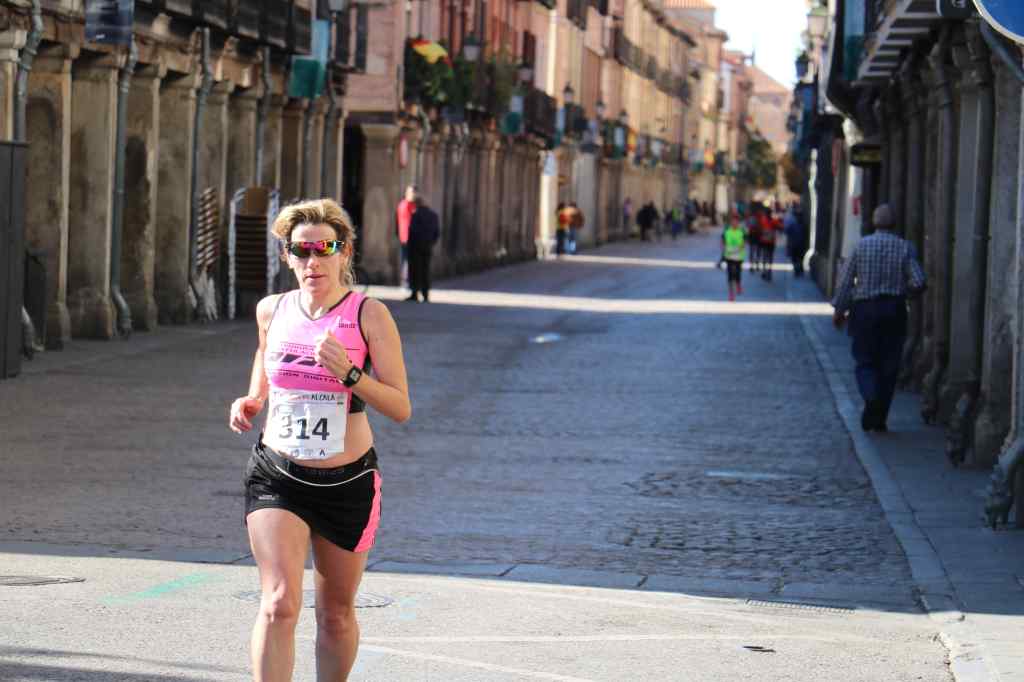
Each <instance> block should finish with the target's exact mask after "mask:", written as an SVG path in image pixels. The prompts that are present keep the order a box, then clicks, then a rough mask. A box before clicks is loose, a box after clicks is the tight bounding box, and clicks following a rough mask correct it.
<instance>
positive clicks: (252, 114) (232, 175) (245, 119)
mask: <svg viewBox="0 0 1024 682" xmlns="http://www.w3.org/2000/svg"><path fill="white" fill-rule="evenodd" d="M261 94H262V93H261V92H260V88H259V87H251V88H246V89H244V90H236V91H235V92H234V94H233V95H232V97H231V101H230V103H229V104H228V118H229V125H228V164H227V178H228V179H227V194H226V195H225V197H224V200H225V206H227V202H229V201H231V197H232V196H234V194H235V192H236V191H238V190H240V189H243V188H246V187H251V186H252V185H253V184H254V183H255V181H256V178H255V176H254V174H255V169H256V147H255V144H254V142H253V141H254V140H255V139H256V109H257V105H258V104H259V101H260V97H261Z"/></svg>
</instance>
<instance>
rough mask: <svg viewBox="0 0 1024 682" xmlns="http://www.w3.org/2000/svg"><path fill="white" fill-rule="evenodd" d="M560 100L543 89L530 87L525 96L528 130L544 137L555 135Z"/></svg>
mask: <svg viewBox="0 0 1024 682" xmlns="http://www.w3.org/2000/svg"><path fill="white" fill-rule="evenodd" d="M557 114H558V102H556V101H555V98H554V97H551V96H549V95H548V94H547V93H546V92H544V91H543V90H538V89H537V88H530V89H529V90H527V91H526V96H525V97H524V98H523V119H524V121H525V123H526V130H527V131H529V132H531V133H534V134H536V135H543V136H544V137H549V138H551V137H554V136H555V117H556V116H557Z"/></svg>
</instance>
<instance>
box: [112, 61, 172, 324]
mask: <svg viewBox="0 0 1024 682" xmlns="http://www.w3.org/2000/svg"><path fill="white" fill-rule="evenodd" d="M164 75H166V69H165V68H163V67H161V66H146V67H144V68H141V69H137V70H136V71H135V75H134V76H133V77H132V84H131V90H130V92H129V95H128V116H127V121H126V125H127V128H126V131H125V132H126V136H125V140H126V149H125V166H124V171H125V172H124V231H123V233H122V238H121V243H122V248H121V292H122V293H123V294H124V297H125V300H126V301H127V302H128V305H129V307H130V308H131V310H132V326H133V327H134V328H135V329H141V330H146V331H149V330H152V329H154V328H156V325H157V320H158V318H159V312H158V309H157V305H156V297H155V294H154V288H155V273H156V262H155V258H156V223H157V205H158V203H159V201H158V198H159V195H158V186H159V175H160V170H159V159H160V82H161V79H162V78H163V77H164ZM161 255H162V254H161Z"/></svg>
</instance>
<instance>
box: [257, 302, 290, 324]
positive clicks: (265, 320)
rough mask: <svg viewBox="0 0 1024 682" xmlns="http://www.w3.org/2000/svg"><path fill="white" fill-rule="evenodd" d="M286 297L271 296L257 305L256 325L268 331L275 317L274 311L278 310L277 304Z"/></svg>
mask: <svg viewBox="0 0 1024 682" xmlns="http://www.w3.org/2000/svg"><path fill="white" fill-rule="evenodd" d="M284 295H285V294H271V295H270V296H265V297H263V298H262V299H261V300H260V302H259V303H257V304H256V324H257V325H259V328H260V329H266V328H267V326H268V325H269V324H270V320H271V318H273V317H274V310H276V309H277V303H278V301H279V300H281V297H282V296H284Z"/></svg>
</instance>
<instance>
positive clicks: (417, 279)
mask: <svg viewBox="0 0 1024 682" xmlns="http://www.w3.org/2000/svg"><path fill="white" fill-rule="evenodd" d="M430 256H431V252H430V249H416V248H410V249H409V288H410V289H412V293H413V295H414V296H415V295H416V292H417V291H418V292H419V293H421V294H423V298H426V297H427V296H429V295H430Z"/></svg>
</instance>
